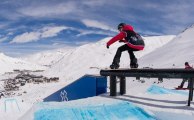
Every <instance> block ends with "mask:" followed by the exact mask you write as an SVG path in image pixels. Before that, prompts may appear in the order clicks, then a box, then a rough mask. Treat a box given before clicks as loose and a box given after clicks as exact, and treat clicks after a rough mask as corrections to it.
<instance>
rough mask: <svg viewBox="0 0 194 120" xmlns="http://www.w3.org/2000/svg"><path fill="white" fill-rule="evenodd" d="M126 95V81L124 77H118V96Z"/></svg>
mask: <svg viewBox="0 0 194 120" xmlns="http://www.w3.org/2000/svg"><path fill="white" fill-rule="evenodd" d="M125 93H126V79H125V77H120V94H121V95H123V94H125Z"/></svg>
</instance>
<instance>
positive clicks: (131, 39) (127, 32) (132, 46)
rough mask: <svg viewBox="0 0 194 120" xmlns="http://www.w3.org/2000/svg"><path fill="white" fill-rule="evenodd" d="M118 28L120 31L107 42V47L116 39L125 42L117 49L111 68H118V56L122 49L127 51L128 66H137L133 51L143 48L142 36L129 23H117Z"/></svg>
mask: <svg viewBox="0 0 194 120" xmlns="http://www.w3.org/2000/svg"><path fill="white" fill-rule="evenodd" d="M118 30H119V31H120V33H119V34H117V35H116V36H115V37H113V38H112V39H110V40H109V41H108V42H107V48H109V46H110V45H111V44H113V43H114V42H116V41H119V42H124V43H125V44H124V45H122V46H120V47H119V48H118V49H117V52H116V54H115V56H114V59H113V62H112V64H111V65H110V68H111V69H118V68H119V63H120V57H121V54H122V52H123V51H128V53H129V57H130V60H131V61H130V67H131V68H137V67H138V63H137V58H136V57H135V55H134V53H133V51H139V50H143V49H144V46H145V44H144V41H143V39H142V37H141V36H140V35H139V34H138V33H136V32H135V31H134V29H133V27H132V26H131V25H127V24H125V23H120V24H119V25H118Z"/></svg>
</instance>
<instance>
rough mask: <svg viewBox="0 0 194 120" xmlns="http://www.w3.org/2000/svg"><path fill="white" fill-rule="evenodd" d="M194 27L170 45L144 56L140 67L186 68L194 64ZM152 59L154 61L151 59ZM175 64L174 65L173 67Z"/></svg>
mask: <svg viewBox="0 0 194 120" xmlns="http://www.w3.org/2000/svg"><path fill="white" fill-rule="evenodd" d="M193 48H194V25H193V26H191V27H190V28H188V29H186V30H185V31H184V32H182V33H180V34H179V35H177V36H176V37H175V38H174V39H173V40H172V41H170V42H169V43H168V44H166V45H164V46H162V47H161V48H158V49H157V50H155V51H153V52H151V53H149V54H148V55H145V56H143V57H142V58H141V59H140V62H139V63H140V65H142V66H150V67H154V68H157V67H167V68H170V67H181V68H183V67H184V63H185V62H186V61H187V62H189V63H191V64H193V63H194V52H193ZM151 58H152V59H151ZM173 64H174V65H173Z"/></svg>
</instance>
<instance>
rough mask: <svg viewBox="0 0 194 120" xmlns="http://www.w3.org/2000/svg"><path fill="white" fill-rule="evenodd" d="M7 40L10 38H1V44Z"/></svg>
mask: <svg viewBox="0 0 194 120" xmlns="http://www.w3.org/2000/svg"><path fill="white" fill-rule="evenodd" d="M0 37H1V36H0ZM7 39H8V37H2V38H0V43H1V42H4V41H6V40H7Z"/></svg>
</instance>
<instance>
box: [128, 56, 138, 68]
mask: <svg viewBox="0 0 194 120" xmlns="http://www.w3.org/2000/svg"><path fill="white" fill-rule="evenodd" d="M138 66H139V65H138V64H137V58H134V59H133V60H131V64H130V67H131V68H138Z"/></svg>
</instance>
